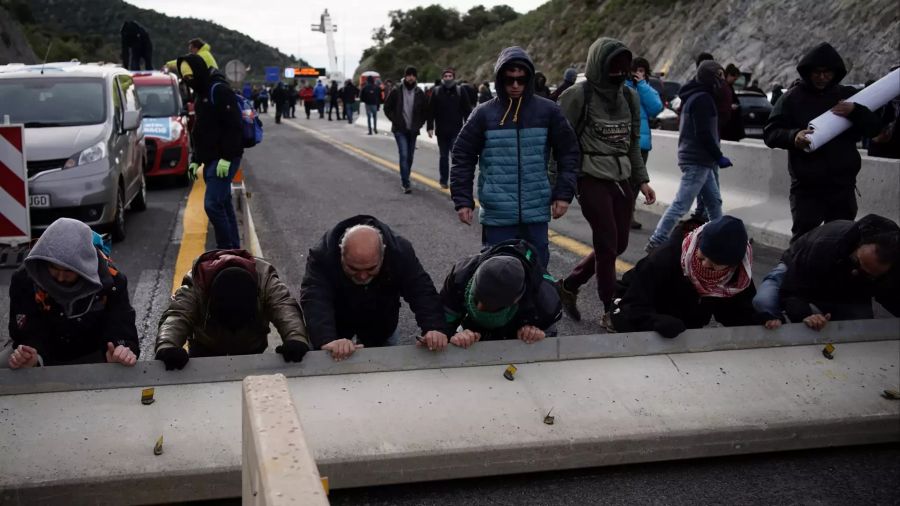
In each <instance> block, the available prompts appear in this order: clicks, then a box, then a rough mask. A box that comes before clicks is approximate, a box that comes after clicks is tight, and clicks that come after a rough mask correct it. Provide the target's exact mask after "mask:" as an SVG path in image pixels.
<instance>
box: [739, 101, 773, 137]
mask: <svg viewBox="0 0 900 506" xmlns="http://www.w3.org/2000/svg"><path fill="white" fill-rule="evenodd" d="M736 94H737V97H738V100H739V101H740V103H741V119H742V120H743V122H744V135H746V136H747V137H753V138H756V139H762V136H763V127H765V126H766V121H768V120H769V114H771V112H772V104H770V103H769V99H768V98H766V95H765V94H764V93H759V92H756V91H738V92H736Z"/></svg>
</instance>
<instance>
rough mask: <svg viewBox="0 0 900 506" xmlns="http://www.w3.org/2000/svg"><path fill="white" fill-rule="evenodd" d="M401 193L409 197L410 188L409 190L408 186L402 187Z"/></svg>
mask: <svg viewBox="0 0 900 506" xmlns="http://www.w3.org/2000/svg"><path fill="white" fill-rule="evenodd" d="M403 193H404V194H406V195H409V194H410V193H412V188H410V187H409V186H404V187H403Z"/></svg>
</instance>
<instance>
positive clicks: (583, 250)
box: [284, 121, 634, 274]
mask: <svg viewBox="0 0 900 506" xmlns="http://www.w3.org/2000/svg"><path fill="white" fill-rule="evenodd" d="M284 123H285V124H286V125H290V126H292V127H294V128H296V129H297V130H300V131H303V132H306V133H308V134H310V135H313V136H315V137H318V138H319V139H321V140H323V141H325V142H327V143H329V144H332V145H335V146H338V147H340V148H344V149H346V150H347V151H350V152H351V153H355V154H357V155H359V156H361V157H363V158H365V159H367V160H369V161H371V162H374V163H375V164H377V165H380V166H382V167H384V168H387V169H390V170H392V171H394V172H400V166H399V165H397V164H396V163H393V162H390V161H388V160H385V159H384V158H381V157H380V156H377V155H374V154H372V153H369V152H368V151H365V150H363V149H360V148H358V147H356V146H352V145H350V144H347V143H345V142H341V141H339V140H337V139H335V138H334V137H331V136H330V135H326V134H323V133H321V132H318V131H316V130H313V129H311V128H308V127H305V126H302V125H298V124H296V123H292V122H290V121H285V122H284ZM409 177H410V179H414V180H416V181H417V182H419V183H421V184H423V185H425V186H427V187H429V188H431V189H434V190H437V191H439V192H441V193H444V194H446V195H449V194H450V190H445V189H443V188H441V185H440V184H439V183H438V182H437V181H435V180H434V179H432V178H430V177H428V176H423V175H422V174H419V173H417V172H412V173H410V175H409ZM475 205H481V204H479V203H478V201H477V200H476V201H475ZM548 235H549V238H550V242H552V243H553V244H555V245H557V246H559V247H560V248H562V249H564V250H566V251H569V252H570V253H574V254H575V255H578V256H580V257H585V256H587V255H590V254H591V252H592V251H594V248H592V247H591V246H590V245H589V244H585V243H583V242H581V241H579V240H578V239H573V238H571V237H569V236H566V235H563V234H560V233H559V232H556V231H555V230H552V229H551V230H550V231H549V233H548ZM633 267H634V265H632V264H630V263H628V262H625V261H623V260H619V259H616V272H618V273H619V274H622V273H625V272H627V271H629V270H630V269H631V268H633Z"/></svg>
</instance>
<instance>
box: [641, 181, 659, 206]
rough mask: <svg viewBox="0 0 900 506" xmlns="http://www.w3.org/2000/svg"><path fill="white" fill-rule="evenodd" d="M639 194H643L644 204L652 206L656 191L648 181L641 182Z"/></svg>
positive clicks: (654, 201)
mask: <svg viewBox="0 0 900 506" xmlns="http://www.w3.org/2000/svg"><path fill="white" fill-rule="evenodd" d="M641 194H642V195H643V196H644V204H645V205H648V206H652V205H653V204H655V203H656V191H654V190H653V188H651V187H650V183H642V184H641Z"/></svg>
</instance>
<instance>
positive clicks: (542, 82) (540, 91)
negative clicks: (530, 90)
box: [534, 72, 550, 100]
mask: <svg viewBox="0 0 900 506" xmlns="http://www.w3.org/2000/svg"><path fill="white" fill-rule="evenodd" d="M534 94H535V95H537V96H539V97H543V98H546V99H548V100H549V99H550V88H548V87H547V76H545V75H544V73H543V72H535V73H534Z"/></svg>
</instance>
